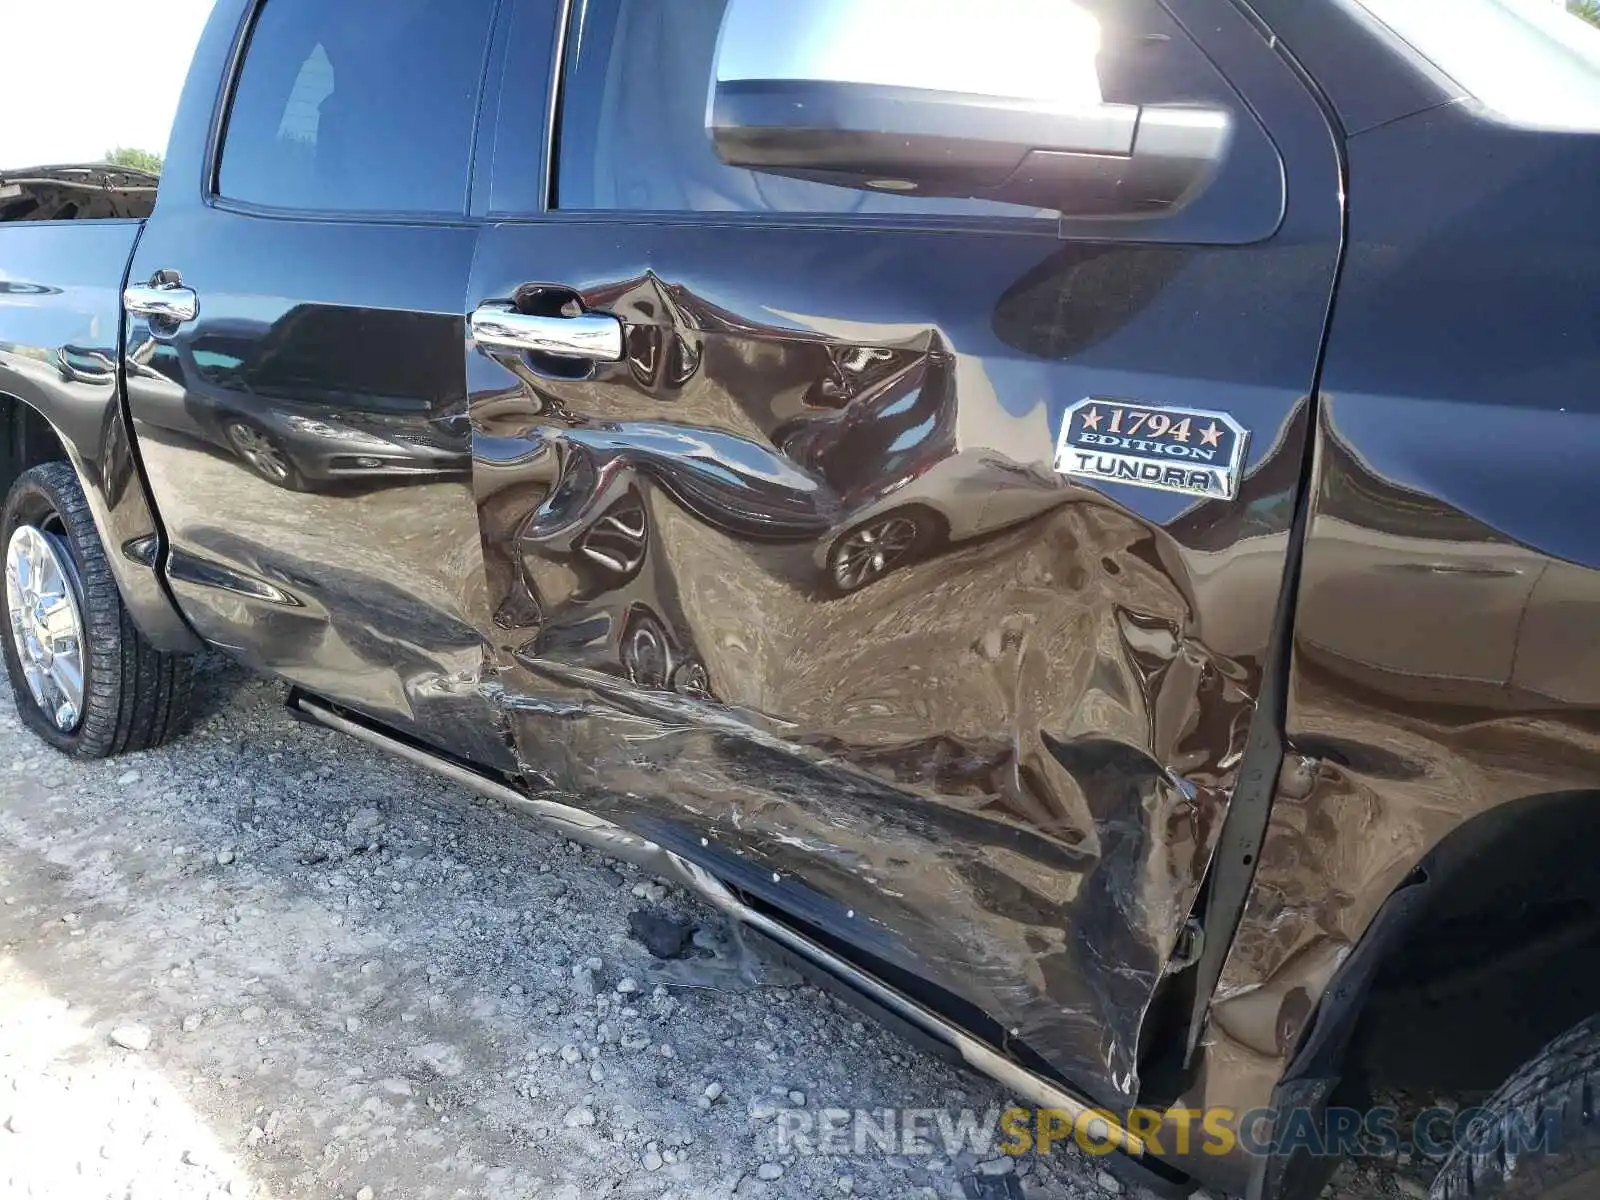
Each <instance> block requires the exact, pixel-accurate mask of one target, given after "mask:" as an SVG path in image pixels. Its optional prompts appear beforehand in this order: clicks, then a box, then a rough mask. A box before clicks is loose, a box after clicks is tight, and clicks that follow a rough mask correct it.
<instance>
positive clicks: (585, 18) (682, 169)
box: [556, 0, 1051, 217]
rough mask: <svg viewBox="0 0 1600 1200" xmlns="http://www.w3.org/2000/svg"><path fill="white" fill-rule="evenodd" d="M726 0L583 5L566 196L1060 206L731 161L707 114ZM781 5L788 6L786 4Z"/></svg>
mask: <svg viewBox="0 0 1600 1200" xmlns="http://www.w3.org/2000/svg"><path fill="white" fill-rule="evenodd" d="M726 8H727V0H672V2H671V3H670V4H662V3H660V2H659V0H585V2H584V3H580V4H575V5H574V6H573V16H572V22H573V27H572V28H570V29H569V30H568V34H567V40H566V44H567V47H568V54H567V62H566V67H565V72H564V76H563V89H562V109H561V135H560V139H559V146H560V157H559V163H558V170H557V183H556V205H557V207H559V208H569V209H613V210H615V209H626V210H630V211H636V212H672V211H678V212H685V211H687V212H719V211H722V212H762V211H768V212H810V213H840V212H843V213H848V212H860V213H882V212H886V211H887V212H891V213H894V212H899V213H908V212H909V213H911V214H913V215H914V214H916V213H922V214H930V215H937V214H965V215H976V216H983V215H1004V216H1011V217H1032V216H1040V217H1043V216H1049V215H1051V214H1048V213H1044V212H1042V211H1039V210H1034V209H1029V208H1024V207H1021V206H1018V205H1013V204H997V203H994V202H990V201H983V200H969V199H955V198H948V197H921V196H903V195H889V194H886V195H874V194H872V193H868V192H861V191H855V190H852V189H850V188H843V187H835V186H832V185H829V184H825V183H815V182H810V181H807V180H797V179H786V178H780V177H778V176H776V175H770V174H761V173H757V172H755V171H749V170H741V169H738V168H734V167H730V166H727V165H725V164H724V163H722V162H721V161H719V160H718V158H717V156H716V153H715V152H714V151H713V149H712V147H711V144H710V142H709V140H708V139H707V137H706V127H705V126H706V96H707V92H708V90H709V88H710V84H711V74H712V64H713V60H714V57H715V54H716V49H717V38H718V34H719V32H720V31H721V28H722V23H723V16H724V12H725V10H726ZM771 15H772V16H774V17H776V16H778V15H779V14H778V13H777V11H776V6H775V7H774V11H773V13H772V14H771Z"/></svg>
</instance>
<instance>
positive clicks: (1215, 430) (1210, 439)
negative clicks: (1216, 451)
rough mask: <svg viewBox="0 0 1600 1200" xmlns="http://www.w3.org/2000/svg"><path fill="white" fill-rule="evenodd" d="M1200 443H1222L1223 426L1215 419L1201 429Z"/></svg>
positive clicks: (1215, 444) (1204, 444) (1214, 444)
mask: <svg viewBox="0 0 1600 1200" xmlns="http://www.w3.org/2000/svg"><path fill="white" fill-rule="evenodd" d="M1200 444H1201V445H1202V446H1220V445H1222V426H1220V425H1218V424H1217V423H1216V422H1215V421H1213V422H1211V424H1210V425H1207V426H1206V427H1205V428H1204V429H1202V430H1201V431H1200Z"/></svg>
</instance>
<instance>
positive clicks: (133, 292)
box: [122, 271, 200, 325]
mask: <svg viewBox="0 0 1600 1200" xmlns="http://www.w3.org/2000/svg"><path fill="white" fill-rule="evenodd" d="M122 304H123V307H125V308H126V309H127V310H128V311H129V312H131V313H136V314H137V315H139V316H141V317H148V318H151V319H154V320H158V321H170V322H172V323H173V324H174V325H181V324H183V322H185V321H192V320H194V319H195V318H196V317H198V316H199V315H200V297H199V296H197V295H195V293H194V289H193V288H186V287H184V286H183V284H182V283H180V282H178V281H177V280H176V279H175V278H171V277H170V273H169V272H165V271H163V272H159V273H157V274H156V275H155V276H154V277H152V278H151V280H150V282H149V283H134V284H129V285H128V286H127V287H125V288H123V289H122Z"/></svg>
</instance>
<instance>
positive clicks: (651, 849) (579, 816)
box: [289, 689, 1145, 1166]
mask: <svg viewBox="0 0 1600 1200" xmlns="http://www.w3.org/2000/svg"><path fill="white" fill-rule="evenodd" d="M289 706H290V708H291V709H293V710H295V711H296V712H298V713H299V714H300V715H302V716H304V717H307V718H309V719H310V720H312V721H315V722H316V723H317V724H319V725H324V726H326V727H327V728H329V729H334V730H338V731H339V732H340V733H347V734H349V735H350V736H351V737H353V738H356V739H357V740H359V741H362V742H365V743H367V744H368V745H369V746H375V747H377V748H378V749H380V750H383V751H385V752H386V753H388V754H392V755H394V756H395V757H397V758H403V759H405V760H406V761H407V762H410V763H415V764H416V765H417V766H419V767H424V768H426V769H427V770H429V771H432V772H433V773H434V774H435V775H439V776H441V777H442V778H444V779H447V780H449V781H450V782H451V783H454V784H457V785H459V786H460V787H464V788H469V789H471V790H472V791H475V792H477V793H478V794H479V795H482V796H487V797H489V798H490V799H493V800H497V801H499V802H500V803H502V804H504V805H505V806H506V807H507V808H510V809H514V810H515V811H517V812H521V813H525V814H527V815H528V816H531V817H535V818H537V819H538V820H540V821H542V822H544V823H545V824H546V825H548V826H550V827H551V828H552V830H553V831H554V832H556V833H559V834H560V835H561V836H562V837H566V838H570V839H571V840H572V841H575V842H578V843H579V844H580V845H584V846H588V847H589V848H591V849H593V850H597V851H599V852H601V853H603V854H607V855H610V856H611V857H613V858H620V859H623V860H624V861H626V862H631V863H634V864H635V865H637V866H639V867H641V868H643V869H645V870H647V871H651V872H653V873H654V874H656V875H659V876H661V877H663V878H665V879H670V880H672V881H673V882H675V883H677V884H680V885H681V886H683V887H685V888H687V889H688V890H689V891H691V892H694V893H695V894H696V895H698V896H699V897H700V898H701V899H702V900H704V901H705V902H706V903H707V904H709V905H711V907H712V908H714V909H716V910H717V911H718V912H719V913H721V914H722V915H723V916H725V917H727V918H728V919H729V920H733V921H737V922H739V923H741V924H743V925H747V926H749V927H750V928H752V929H755V930H757V931H759V932H760V933H762V934H764V935H765V936H767V937H768V938H771V939H772V940H773V941H775V942H777V943H778V944H779V945H780V946H782V947H784V948H785V949H786V950H788V951H789V952H790V953H792V954H796V955H798V956H800V957H801V958H804V959H805V960H807V961H808V962H810V963H811V964H812V965H814V966H815V967H817V968H818V969H820V970H823V971H826V972H827V973H828V975H829V976H831V977H832V978H833V979H835V980H837V981H838V982H839V983H841V984H842V985H844V986H846V987H848V988H850V989H852V990H854V991H856V992H858V993H860V994H861V995H862V996H864V997H865V998H866V999H868V1000H869V1001H871V1002H872V1003H873V1004H874V1005H876V1006H878V1007H880V1008H883V1009H886V1010H887V1011H889V1012H891V1013H893V1014H894V1015H895V1016H896V1017H898V1018H899V1019H901V1020H902V1021H905V1022H907V1023H908V1024H910V1025H913V1026H915V1027H916V1028H917V1029H919V1030H921V1031H922V1032H923V1033H924V1034H926V1035H928V1036H929V1037H931V1038H933V1039H935V1040H936V1041H938V1042H941V1043H943V1044H944V1045H946V1046H948V1047H950V1049H951V1050H953V1051H955V1053H956V1054H957V1055H958V1056H959V1057H960V1059H961V1061H963V1062H964V1063H966V1064H967V1066H969V1067H971V1068H972V1069H973V1070H974V1071H977V1072H978V1073H979V1074H982V1075H987V1076H988V1077H989V1078H991V1079H993V1080H994V1081H995V1082H996V1083H998V1084H1000V1085H1001V1086H1002V1087H1005V1088H1007V1089H1008V1090H1009V1091H1010V1092H1011V1093H1012V1094H1013V1095H1016V1096H1019V1097H1021V1098H1022V1099H1024V1100H1026V1101H1028V1102H1029V1103H1031V1104H1034V1105H1036V1106H1037V1107H1039V1108H1049V1109H1054V1110H1056V1111H1058V1112H1060V1113H1063V1114H1065V1115H1066V1116H1068V1117H1070V1118H1071V1120H1072V1121H1073V1122H1074V1123H1076V1122H1077V1121H1078V1120H1079V1118H1083V1119H1085V1120H1086V1121H1087V1122H1088V1133H1089V1136H1091V1137H1092V1138H1093V1139H1094V1140H1095V1141H1096V1142H1097V1143H1101V1144H1105V1143H1110V1144H1113V1145H1115V1146H1117V1148H1118V1149H1120V1150H1122V1151H1123V1152H1124V1153H1126V1154H1128V1155H1129V1156H1131V1157H1132V1158H1134V1159H1138V1158H1141V1157H1143V1155H1144V1153H1145V1147H1144V1142H1143V1141H1142V1140H1141V1139H1140V1138H1139V1137H1138V1135H1136V1134H1134V1133H1131V1132H1129V1131H1128V1130H1127V1129H1125V1128H1124V1127H1123V1126H1122V1125H1121V1124H1120V1123H1118V1122H1117V1121H1116V1120H1114V1119H1113V1118H1112V1117H1111V1115H1110V1114H1109V1113H1107V1112H1106V1110H1104V1109H1102V1108H1097V1107H1096V1106H1095V1105H1093V1104H1091V1103H1090V1102H1089V1101H1087V1100H1084V1099H1082V1098H1080V1097H1078V1096H1076V1095H1074V1094H1072V1093H1071V1092H1068V1091H1065V1090H1064V1089H1062V1087H1061V1086H1060V1085H1059V1084H1057V1083H1055V1082H1053V1081H1051V1080H1049V1079H1046V1078H1045V1077H1044V1076H1042V1075H1037V1074H1035V1073H1034V1072H1032V1071H1030V1070H1028V1069H1027V1068H1026V1067H1022V1066H1019V1065H1018V1064H1017V1063H1015V1062H1013V1061H1012V1060H1011V1059H1009V1058H1006V1057H1005V1056H1004V1055H1002V1054H1000V1053H998V1052H997V1051H995V1050H994V1049H992V1048H991V1047H990V1046H989V1045H988V1044H987V1043H985V1042H982V1041H980V1040H978V1039H977V1038H975V1037H973V1036H972V1035H971V1034H969V1033H967V1032H966V1031H965V1030H963V1029H962V1028H961V1027H960V1026H958V1025H955V1024H953V1023H952V1022H950V1021H948V1020H946V1019H945V1018H944V1017H942V1016H940V1015H939V1014H938V1013H936V1012H934V1011H933V1010H932V1009H930V1008H928V1007H927V1006H925V1005H923V1004H921V1003H919V1002H918V1001H916V1000H913V999H912V998H911V997H909V996H907V995H906V994H905V993H903V992H901V991H898V990H897V989H895V988H892V987H890V986H888V985H887V984H885V983H883V982H882V981H881V980H879V979H877V978H876V977H875V976H873V975H869V974H868V973H867V972H865V971H863V970H861V969H860V968H859V967H857V966H855V965H854V964H853V963H851V962H849V961H848V960H846V959H844V958H841V957H840V956H839V955H837V954H835V953H834V952H833V951H831V950H829V949H827V948H826V947H825V946H822V945H820V944H819V943H817V942H815V941H813V940H812V939H811V938H809V937H807V936H806V935H805V934H803V933H800V932H799V931H797V930H794V929H791V928H790V927H789V926H787V925H785V924H783V923H782V922H781V921H778V920H775V919H774V918H772V917H770V916H768V915H767V914H766V913H764V912H760V911H758V910H756V909H754V908H752V907H751V906H750V905H748V904H746V903H745V902H744V901H743V900H741V899H740V898H739V897H738V896H737V895H736V894H734V893H733V892H732V891H731V890H729V888H728V887H727V886H726V885H725V884H723V882H722V881H721V880H720V879H718V878H717V877H716V876H714V875H712V874H710V873H709V872H707V871H706V870H704V869H703V868H701V867H699V866H697V865H695V864H694V863H692V862H690V861H689V860H688V859H686V858H683V857H681V856H680V855H677V854H674V853H672V852H671V851H670V850H666V849H663V848H662V847H660V846H658V845H656V844H655V843H654V842H652V841H649V840H647V839H645V838H642V837H639V836H638V835H637V834H632V833H629V832H628V831H627V830H625V829H622V828H621V827H620V826H617V825H614V824H612V823H611V822H610V821H607V820H604V819H603V818H601V817H597V816H595V815H594V814H593V813H587V812H584V811H583V810H582V809H578V808H573V807H572V806H571V805H567V804H558V803H556V802H555V801H553V800H538V799H535V798H533V797H531V796H525V795H523V794H522V793H521V792H519V791H517V790H516V789H515V788H512V787H508V786H507V785H506V784H503V783H500V782H498V781H497V780H494V779H490V778H489V777H487V776H485V775H480V774H478V773H477V772H476V771H473V770H470V769H468V768H467V767H463V766H460V765H458V764H456V763H454V762H451V761H450V760H449V759H446V758H442V757H440V756H439V755H437V754H434V753H432V752H430V751H428V750H424V749H422V748H421V747H419V746H414V745H412V744H411V743H409V742H405V741H401V740H400V739H399V738H396V737H392V736H390V735H389V734H387V733H384V732H383V731H382V730H380V729H377V728H375V727H373V726H371V725H368V724H366V723H364V722H362V721H359V720H356V719H353V718H351V717H349V716H346V715H344V714H342V713H339V712H336V711H334V709H332V708H331V707H329V706H327V705H325V704H323V703H322V702H320V701H318V700H315V699H313V698H312V697H310V696H307V695H306V694H304V693H303V692H300V691H299V690H298V689H296V690H295V691H294V692H292V693H291V694H290V696H289ZM1139 1165H1141V1166H1143V1164H1139Z"/></svg>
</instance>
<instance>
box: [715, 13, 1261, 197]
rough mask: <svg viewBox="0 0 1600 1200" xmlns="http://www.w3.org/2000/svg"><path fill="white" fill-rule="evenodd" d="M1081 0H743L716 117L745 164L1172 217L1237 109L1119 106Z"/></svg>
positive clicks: (728, 31) (724, 146) (721, 140)
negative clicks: (1108, 93)
mask: <svg viewBox="0 0 1600 1200" xmlns="http://www.w3.org/2000/svg"><path fill="white" fill-rule="evenodd" d="M1099 43H1100V29H1099V23H1098V22H1097V20H1096V19H1095V17H1094V16H1093V15H1091V14H1090V13H1088V12H1086V11H1084V10H1083V9H1081V8H1079V7H1078V6H1077V5H1075V4H1073V3H1071V2H1070V0H985V2H984V3H981V4H979V3H975V2H974V0H784V3H782V4H774V3H773V2H772V0H728V6H727V9H726V10H725V13H724V16H723V21H722V30H721V35H720V37H719V39H718V42H717V53H716V61H715V66H714V68H713V71H712V75H713V78H712V84H711V97H710V103H709V105H708V107H707V114H706V127H707V132H708V134H709V135H710V138H711V142H712V145H713V147H714V148H715V150H716V153H717V156H718V157H719V158H721V160H722V161H723V162H725V163H727V164H728V165H729V166H735V167H745V168H748V169H750V170H755V171H763V172H767V173H769V174H774V175H787V176H793V177H795V178H799V179H810V180H815V181H817V182H821V183H831V184H837V185H840V186H843V187H851V188H861V189H866V190H872V191H886V192H898V193H902V194H905V195H918V196H956V197H969V198H976V199H985V200H999V201H1006V202H1009V203H1013V204H1022V205H1029V206H1032V207H1034V208H1044V209H1053V210H1056V211H1058V212H1060V213H1062V214H1064V215H1067V216H1075V217H1079V216H1136V215H1146V214H1158V213H1165V212H1172V211H1175V210H1176V209H1178V208H1181V207H1182V206H1183V205H1184V204H1186V203H1188V202H1189V201H1190V200H1192V199H1193V198H1194V197H1195V196H1197V195H1198V194H1199V193H1200V192H1201V191H1202V190H1203V189H1204V187H1205V185H1206V184H1207V183H1208V182H1209V181H1210V179H1211V177H1212V176H1213V175H1214V174H1215V172H1216V169H1217V166H1218V164H1220V163H1221V161H1222V159H1223V156H1224V155H1225V153H1226V151H1227V147H1228V142H1229V134H1230V126H1231V122H1230V117H1229V114H1228V113H1227V112H1225V111H1222V110H1219V109H1213V108H1204V107H1190V106H1181V105H1138V104H1116V103H1107V102H1106V101H1105V100H1103V99H1102V97H1101V91H1100V81H1099V77H1098V74H1097V72H1096V68H1095V57H1096V55H1097V54H1098V53H1099V49H1100V44H1099Z"/></svg>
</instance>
